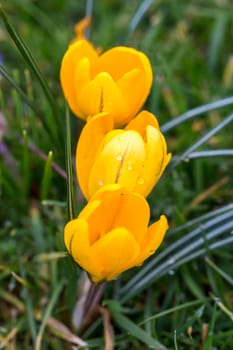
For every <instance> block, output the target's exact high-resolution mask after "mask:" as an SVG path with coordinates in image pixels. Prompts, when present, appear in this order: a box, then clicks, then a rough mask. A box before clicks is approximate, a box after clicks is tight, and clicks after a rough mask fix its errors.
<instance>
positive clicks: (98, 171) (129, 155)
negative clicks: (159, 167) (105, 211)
mask: <svg viewBox="0 0 233 350" xmlns="http://www.w3.org/2000/svg"><path fill="white" fill-rule="evenodd" d="M113 135H114V136H115V133H114V134H113ZM103 143H104V147H100V148H99V151H98V153H96V159H95V161H94V164H93V167H92V169H91V173H90V177H89V187H88V192H89V194H90V195H93V194H94V193H95V191H96V190H97V189H98V188H99V187H100V185H105V184H111V183H112V184H113V183H119V184H120V185H122V186H125V187H126V188H127V189H128V190H129V191H133V190H134V187H135V186H136V182H137V180H138V174H139V173H140V172H141V171H142V168H143V164H144V160H145V156H146V155H145V144H144V141H143V139H142V137H141V136H140V135H139V134H138V133H137V132H135V131H133V130H129V131H125V132H122V133H120V134H117V136H115V137H113V138H111V137H109V135H108V142H107V143H106V142H104V141H103ZM100 181H102V182H100Z"/></svg>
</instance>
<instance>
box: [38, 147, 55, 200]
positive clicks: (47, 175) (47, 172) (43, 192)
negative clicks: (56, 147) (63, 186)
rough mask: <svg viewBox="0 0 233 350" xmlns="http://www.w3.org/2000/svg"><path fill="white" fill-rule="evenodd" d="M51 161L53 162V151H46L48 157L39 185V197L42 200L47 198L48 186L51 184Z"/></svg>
mask: <svg viewBox="0 0 233 350" xmlns="http://www.w3.org/2000/svg"><path fill="white" fill-rule="evenodd" d="M52 163H53V152H52V151H50V152H49V153H48V158H47V161H46V163H45V168H44V174H43V178H42V181H41V185H40V198H41V200H44V199H46V198H48V193H49V188H50V186H51V179H52Z"/></svg>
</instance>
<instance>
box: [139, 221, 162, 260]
mask: <svg viewBox="0 0 233 350" xmlns="http://www.w3.org/2000/svg"><path fill="white" fill-rule="evenodd" d="M167 229H168V222H167V218H166V216H165V215H161V216H160V219H159V220H158V221H156V222H155V223H154V224H152V225H151V226H150V227H149V228H148V232H147V235H146V236H145V239H144V242H143V243H142V245H141V254H140V255H139V256H138V259H137V263H136V265H141V264H142V263H143V262H144V261H145V260H146V259H147V258H148V257H149V256H150V255H152V254H154V252H155V251H156V250H157V249H158V248H159V246H160V244H161V243H162V241H163V239H164V236H165V233H166V231H167Z"/></svg>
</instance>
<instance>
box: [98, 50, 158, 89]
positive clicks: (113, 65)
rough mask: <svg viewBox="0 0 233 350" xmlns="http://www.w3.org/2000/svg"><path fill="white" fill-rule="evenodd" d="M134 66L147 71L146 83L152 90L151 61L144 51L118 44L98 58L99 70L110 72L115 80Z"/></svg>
mask: <svg viewBox="0 0 233 350" xmlns="http://www.w3.org/2000/svg"><path fill="white" fill-rule="evenodd" d="M134 68H137V69H140V70H142V71H144V72H145V81H144V84H146V88H147V89H148V90H150V87H151V84H152V78H153V73H152V68H151V64H150V61H149V60H148V58H147V56H146V55H145V54H144V53H142V52H140V51H138V50H135V49H134V48H131V47H123V46H117V47H114V48H112V49H110V50H108V51H106V52H104V53H103V54H102V55H101V56H100V57H99V60H98V72H101V71H105V72H108V73H109V74H111V76H112V77H113V79H114V80H115V81H117V80H119V79H120V78H121V77H122V76H123V75H124V74H125V73H127V72H129V71H131V70H132V69H134Z"/></svg>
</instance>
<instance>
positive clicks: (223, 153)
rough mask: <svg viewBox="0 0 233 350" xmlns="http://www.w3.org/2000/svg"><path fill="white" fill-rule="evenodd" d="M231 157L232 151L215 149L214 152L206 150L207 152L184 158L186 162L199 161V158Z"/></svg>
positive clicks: (194, 153) (195, 153) (192, 154)
mask: <svg viewBox="0 0 233 350" xmlns="http://www.w3.org/2000/svg"><path fill="white" fill-rule="evenodd" d="M232 156H233V149H215V150H210V151H209V150H208V151H199V152H193V153H191V154H189V156H188V157H187V156H186V159H185V160H186V161H189V160H191V159H199V158H213V157H232Z"/></svg>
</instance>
